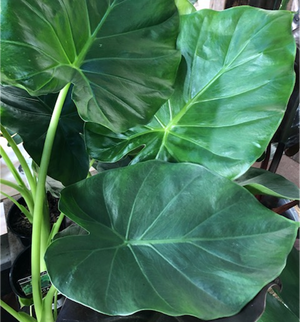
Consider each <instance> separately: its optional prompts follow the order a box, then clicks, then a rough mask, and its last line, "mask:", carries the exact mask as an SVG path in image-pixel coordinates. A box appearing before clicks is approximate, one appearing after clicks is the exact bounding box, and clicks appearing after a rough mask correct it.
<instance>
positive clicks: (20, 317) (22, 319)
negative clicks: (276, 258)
mask: <svg viewBox="0 0 300 322" xmlns="http://www.w3.org/2000/svg"><path fill="white" fill-rule="evenodd" d="M0 306H1V307H2V308H3V309H4V310H5V311H6V312H8V313H9V314H10V315H11V316H13V317H14V318H15V319H16V320H18V321H19V322H29V321H30V322H31V321H36V320H35V319H34V318H33V317H30V316H28V317H27V316H26V315H20V314H19V313H18V312H17V311H15V310H14V309H13V308H12V307H10V306H9V305H8V304H6V303H5V302H4V301H2V300H0Z"/></svg>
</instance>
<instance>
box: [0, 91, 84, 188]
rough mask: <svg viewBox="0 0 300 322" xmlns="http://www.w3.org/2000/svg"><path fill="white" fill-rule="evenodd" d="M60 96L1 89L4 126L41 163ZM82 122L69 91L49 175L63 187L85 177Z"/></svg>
mask: <svg viewBox="0 0 300 322" xmlns="http://www.w3.org/2000/svg"><path fill="white" fill-rule="evenodd" d="M56 99H57V94H48V95H42V96H39V97H32V96H30V95H29V94H28V93H27V92H26V91H25V90H23V89H20V88H16V87H12V86H2V87H1V107H0V113H1V123H2V124H3V125H4V126H6V127H8V128H10V129H12V130H14V131H16V132H17V133H18V134H19V135H20V136H21V137H22V139H23V144H24V148H25V149H26V151H27V152H28V154H29V155H30V156H31V157H32V159H33V160H34V161H35V162H36V163H37V164H40V161H41V157H42V152H43V147H44V142H45V137H46V133H47V130H48V126H49V123H50V119H51V115H52V112H53V109H54V105H55V102H56ZM82 132H83V121H82V120H81V118H80V117H79V116H78V113H77V110H76V106H75V104H74V103H73V101H72V100H71V97H70V92H69V94H68V97H67V99H66V101H65V104H64V107H63V110H62V114H61V116H60V120H59V123H58V128H57V131H56V136H55V140H54V145H53V149H52V154H51V159H50V165H49V169H48V175H49V176H51V177H53V178H54V179H57V180H59V181H61V182H62V183H63V184H64V185H69V184H71V183H74V182H77V181H79V180H82V179H84V178H86V176H87V174H88V171H89V158H88V155H87V152H86V148H85V143H84V141H83V138H82Z"/></svg>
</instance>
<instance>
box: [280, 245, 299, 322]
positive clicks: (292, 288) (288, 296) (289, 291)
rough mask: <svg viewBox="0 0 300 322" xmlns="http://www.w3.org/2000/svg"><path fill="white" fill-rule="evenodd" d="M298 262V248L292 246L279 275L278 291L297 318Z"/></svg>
mask: <svg viewBox="0 0 300 322" xmlns="http://www.w3.org/2000/svg"><path fill="white" fill-rule="evenodd" d="M298 244H299V240H298ZM299 263H300V261H299V250H297V249H296V248H295V247H293V249H292V251H291V252H290V254H289V256H288V258H287V263H286V266H285V268H284V270H283V272H282V273H281V275H280V280H281V282H282V291H281V292H280V293H278V296H279V297H280V299H281V300H282V301H283V302H284V304H285V305H286V306H287V307H288V308H289V309H290V310H291V311H292V312H293V313H294V314H295V315H296V316H297V317H298V319H299V304H300V298H299V295H300V283H299V273H300V267H299Z"/></svg>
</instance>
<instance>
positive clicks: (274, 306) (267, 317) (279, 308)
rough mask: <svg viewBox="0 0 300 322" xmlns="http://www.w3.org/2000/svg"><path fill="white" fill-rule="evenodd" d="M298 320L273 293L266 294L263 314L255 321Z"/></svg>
mask: <svg viewBox="0 0 300 322" xmlns="http://www.w3.org/2000/svg"><path fill="white" fill-rule="evenodd" d="M284 321H286V322H299V318H298V317H297V316H296V315H295V314H293V312H291V311H290V310H289V309H288V308H287V307H286V306H285V305H284V303H282V302H280V300H278V299H277V298H275V297H274V296H273V295H271V294H268V296H267V305H266V310H265V312H264V314H263V315H262V316H261V318H260V319H259V320H257V322H284Z"/></svg>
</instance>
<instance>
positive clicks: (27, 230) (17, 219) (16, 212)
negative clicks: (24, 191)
mask: <svg viewBox="0 0 300 322" xmlns="http://www.w3.org/2000/svg"><path fill="white" fill-rule="evenodd" d="M17 201H18V203H19V204H21V205H22V206H26V202H25V200H24V199H23V198H19V199H18V200H17ZM24 218H25V215H24V214H23V213H22V212H21V210H20V209H19V208H18V207H17V206H16V205H15V204H13V205H12V207H11V208H10V209H9V211H8V214H7V226H8V228H9V230H10V231H11V232H12V233H13V234H14V235H16V236H17V237H18V238H19V240H20V241H21V243H22V244H23V245H24V246H29V245H30V244H31V227H30V223H29V221H28V223H27V224H26V225H23V226H22V225H17V224H16V223H21V222H26V219H24Z"/></svg>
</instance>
